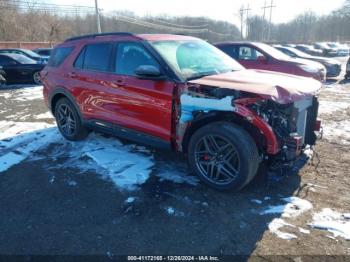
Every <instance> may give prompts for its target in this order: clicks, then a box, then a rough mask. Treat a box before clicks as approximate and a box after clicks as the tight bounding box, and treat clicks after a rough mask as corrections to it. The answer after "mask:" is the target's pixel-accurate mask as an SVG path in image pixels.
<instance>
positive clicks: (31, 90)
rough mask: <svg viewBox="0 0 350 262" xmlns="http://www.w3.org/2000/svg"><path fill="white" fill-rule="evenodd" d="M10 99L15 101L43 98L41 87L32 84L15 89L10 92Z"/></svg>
mask: <svg viewBox="0 0 350 262" xmlns="http://www.w3.org/2000/svg"><path fill="white" fill-rule="evenodd" d="M10 98H11V99H12V100H15V101H21V102H22V101H31V100H35V99H43V87H42V86H34V87H26V88H22V89H18V90H15V91H14V92H12V93H11V97H10Z"/></svg>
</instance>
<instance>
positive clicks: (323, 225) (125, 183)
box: [0, 79, 350, 257]
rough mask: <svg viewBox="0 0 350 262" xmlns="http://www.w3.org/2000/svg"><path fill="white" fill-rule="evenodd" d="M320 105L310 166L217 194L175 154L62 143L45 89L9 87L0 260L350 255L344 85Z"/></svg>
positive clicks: (1, 135)
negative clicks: (15, 257) (81, 256)
mask: <svg viewBox="0 0 350 262" xmlns="http://www.w3.org/2000/svg"><path fill="white" fill-rule="evenodd" d="M319 96H320V101H321V106H320V118H321V119H322V120H323V126H324V136H323V139H322V140H320V141H319V142H318V145H317V146H316V148H315V151H314V152H313V158H312V160H311V159H309V160H307V158H308V157H309V158H311V157H312V152H311V151H310V150H308V151H306V152H305V156H304V157H303V158H302V159H301V161H299V162H298V163H296V165H295V166H294V168H293V169H291V170H287V171H285V172H284V174H283V175H277V174H272V175H271V174H270V175H269V176H267V175H266V174H264V172H261V174H259V176H258V177H257V178H256V179H255V180H254V181H253V183H252V184H251V185H249V186H248V187H247V188H245V189H244V190H243V191H241V192H239V193H233V192H231V193H230V192H229V193H221V192H217V191H214V190H211V189H209V188H207V187H206V186H204V185H202V184H201V183H199V181H198V179H197V178H196V177H194V176H193V175H192V174H191V173H190V172H189V170H188V167H187V164H186V161H185V159H184V158H183V157H182V156H180V155H176V154H173V153H169V152H162V151H158V150H155V149H153V148H149V147H144V146H140V145H135V144H131V143H130V142H127V141H123V140H119V139H117V138H113V137H108V136H104V135H101V134H97V133H91V134H90V136H89V137H88V139H87V140H86V141H83V142H76V143H71V142H67V141H65V140H64V139H63V138H62V137H61V136H60V135H59V133H58V131H57V128H56V126H55V122H54V119H53V118H52V115H51V114H50V113H49V112H48V109H47V108H46V106H45V104H44V102H43V99H42V87H41V86H9V87H6V88H4V89H3V90H0V210H1V213H2V215H1V216H0V254H26V255H28V254H31V255H35V254H40V255H45V254H48V255H53V254H70V255H72V254H74V255H78V254H99V255H106V256H109V257H111V256H113V255H125V254H129V255H136V254H143V255H154V254H163V255H165V254H169V255H170V254H171V255H180V254H181V255H184V254H192V255H199V254H205V255H222V254H228V255H254V256H258V257H260V256H269V255H284V256H303V255H350V241H349V240H350V192H349V188H350V171H349V170H350V151H349V145H350V118H349V116H350V82H349V83H346V82H344V81H342V80H341V79H334V80H330V81H328V82H327V84H326V85H325V86H324V88H323V89H322V91H321V92H320V95H319ZM318 159H319V164H318V165H317V162H318V161H317V160H318Z"/></svg>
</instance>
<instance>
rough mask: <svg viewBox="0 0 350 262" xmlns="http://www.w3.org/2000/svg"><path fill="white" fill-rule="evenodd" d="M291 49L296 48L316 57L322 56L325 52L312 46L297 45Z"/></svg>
mask: <svg viewBox="0 0 350 262" xmlns="http://www.w3.org/2000/svg"><path fill="white" fill-rule="evenodd" d="M290 47H295V48H296V49H298V50H300V51H302V52H304V53H307V54H309V55H315V56H322V55H323V51H322V50H320V49H316V48H314V47H313V46H312V45H296V46H290Z"/></svg>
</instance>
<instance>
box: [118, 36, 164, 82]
mask: <svg viewBox="0 0 350 262" xmlns="http://www.w3.org/2000/svg"><path fill="white" fill-rule="evenodd" d="M141 65H152V66H155V67H157V68H159V65H158V63H157V61H155V60H154V59H153V57H152V56H151V55H150V54H149V53H148V52H147V50H145V48H144V47H143V46H141V45H139V44H137V43H120V44H118V49H117V56H116V72H117V73H118V74H121V75H135V70H136V68H138V67H139V66H141Z"/></svg>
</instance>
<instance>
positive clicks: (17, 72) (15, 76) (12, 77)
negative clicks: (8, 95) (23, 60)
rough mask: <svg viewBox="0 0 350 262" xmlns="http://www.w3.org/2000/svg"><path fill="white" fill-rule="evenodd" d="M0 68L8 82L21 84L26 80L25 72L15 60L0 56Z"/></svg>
mask: <svg viewBox="0 0 350 262" xmlns="http://www.w3.org/2000/svg"><path fill="white" fill-rule="evenodd" d="M0 66H2V68H3V70H4V71H5V73H6V76H5V78H6V80H7V81H9V82H16V81H17V82H21V81H23V80H25V79H26V72H25V71H23V70H22V68H21V64H19V63H18V62H17V61H16V60H14V59H12V58H10V57H8V56H4V55H0Z"/></svg>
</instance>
